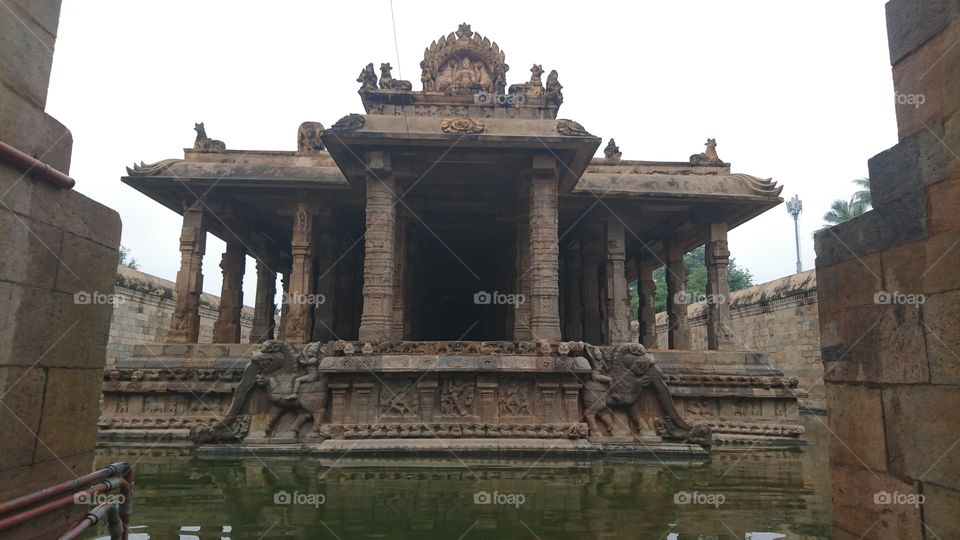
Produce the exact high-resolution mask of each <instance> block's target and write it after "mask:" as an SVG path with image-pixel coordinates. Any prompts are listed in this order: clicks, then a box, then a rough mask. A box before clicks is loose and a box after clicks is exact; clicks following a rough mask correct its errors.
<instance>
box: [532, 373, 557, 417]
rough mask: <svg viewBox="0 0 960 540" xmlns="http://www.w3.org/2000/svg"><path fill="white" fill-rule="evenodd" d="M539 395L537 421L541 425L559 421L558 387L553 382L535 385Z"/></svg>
mask: <svg viewBox="0 0 960 540" xmlns="http://www.w3.org/2000/svg"><path fill="white" fill-rule="evenodd" d="M537 391H538V392H539V393H540V406H539V407H537V421H539V422H543V423H551V422H556V421H558V420H559V419H560V414H558V405H559V404H560V403H559V401H560V398H561V395H560V385H559V384H558V383H554V382H542V383H538V384H537Z"/></svg>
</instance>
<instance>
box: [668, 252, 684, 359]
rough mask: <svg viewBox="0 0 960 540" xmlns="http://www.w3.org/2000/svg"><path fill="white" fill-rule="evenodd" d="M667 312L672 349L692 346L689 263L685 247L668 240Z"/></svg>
mask: <svg viewBox="0 0 960 540" xmlns="http://www.w3.org/2000/svg"><path fill="white" fill-rule="evenodd" d="M666 251H667V270H666V277H667V314H668V316H669V320H670V330H669V342H670V348H671V349H679V350H687V349H689V348H690V323H689V321H688V320H687V264H686V263H685V262H684V260H683V249H682V248H681V246H680V245H679V244H677V243H676V242H674V241H672V240H671V241H668V242H666Z"/></svg>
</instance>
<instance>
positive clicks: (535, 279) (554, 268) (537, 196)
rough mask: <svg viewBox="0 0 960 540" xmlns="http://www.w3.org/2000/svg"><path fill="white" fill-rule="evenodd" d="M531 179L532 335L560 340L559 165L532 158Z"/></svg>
mask: <svg viewBox="0 0 960 540" xmlns="http://www.w3.org/2000/svg"><path fill="white" fill-rule="evenodd" d="M531 172H532V176H531V179H530V206H529V208H530V216H529V219H530V233H529V234H530V297H529V301H530V333H531V334H532V336H533V338H534V339H549V340H559V339H560V282H559V279H560V277H559V274H560V251H559V248H558V246H557V228H558V225H557V219H558V210H557V190H558V182H559V179H558V178H557V162H556V159H555V158H554V157H553V156H552V155H551V154H548V153H541V154H537V155H535V156H534V157H533V169H532V171H531Z"/></svg>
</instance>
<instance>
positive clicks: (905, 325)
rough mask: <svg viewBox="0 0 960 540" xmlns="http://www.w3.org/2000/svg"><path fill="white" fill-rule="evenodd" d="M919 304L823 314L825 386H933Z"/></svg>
mask: <svg viewBox="0 0 960 540" xmlns="http://www.w3.org/2000/svg"><path fill="white" fill-rule="evenodd" d="M920 313H921V312H920V308H919V307H918V306H916V305H902V304H899V305H890V304H881V305H871V306H862V307H855V308H849V309H847V310H846V311H841V312H830V313H821V319H820V339H821V343H822V345H823V353H822V354H823V365H824V379H825V380H826V381H833V382H842V381H848V382H852V381H860V382H890V383H920V382H927V381H929V372H928V369H927V355H926V342H925V340H924V334H923V327H922V325H921V323H920Z"/></svg>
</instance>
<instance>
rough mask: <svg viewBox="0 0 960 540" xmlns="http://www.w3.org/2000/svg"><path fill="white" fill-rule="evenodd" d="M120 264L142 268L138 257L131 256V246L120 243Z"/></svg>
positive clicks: (136, 268) (134, 268)
mask: <svg viewBox="0 0 960 540" xmlns="http://www.w3.org/2000/svg"><path fill="white" fill-rule="evenodd" d="M119 264H120V266H126V267H127V268H131V269H133V270H138V269H139V268H140V263H138V262H137V260H136V259H134V258H133V257H131V256H130V248H128V247H127V246H124V245H122V244H121V245H120V261H119Z"/></svg>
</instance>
